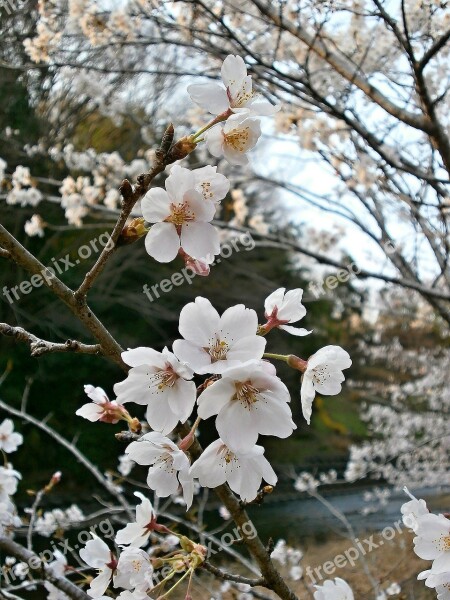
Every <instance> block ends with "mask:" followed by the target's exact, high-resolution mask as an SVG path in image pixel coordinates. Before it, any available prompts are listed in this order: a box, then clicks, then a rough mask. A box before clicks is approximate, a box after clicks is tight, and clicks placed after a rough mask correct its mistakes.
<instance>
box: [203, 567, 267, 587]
mask: <svg viewBox="0 0 450 600" xmlns="http://www.w3.org/2000/svg"><path fill="white" fill-rule="evenodd" d="M202 568H203V569H205V571H208V572H209V573H212V575H215V577H218V578H219V579H223V580H224V581H234V582H235V583H244V584H246V585H250V586H251V587H255V586H258V585H261V586H265V585H266V582H265V580H264V578H263V577H260V578H259V579H250V578H249V577H243V576H242V575H233V574H232V573H227V572H225V571H222V570H221V569H218V568H217V567H214V566H213V565H212V564H211V563H209V562H207V561H205V562H204V563H203V564H202Z"/></svg>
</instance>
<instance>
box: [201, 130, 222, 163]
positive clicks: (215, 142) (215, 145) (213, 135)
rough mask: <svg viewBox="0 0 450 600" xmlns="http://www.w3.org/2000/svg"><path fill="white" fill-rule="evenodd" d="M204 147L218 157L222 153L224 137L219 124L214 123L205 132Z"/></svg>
mask: <svg viewBox="0 0 450 600" xmlns="http://www.w3.org/2000/svg"><path fill="white" fill-rule="evenodd" d="M205 142H206V147H207V148H208V150H209V152H210V153H211V154H212V155H213V156H216V157H217V158H219V157H220V156H222V154H223V146H224V142H225V140H224V137H223V128H222V127H221V126H220V125H215V126H214V127H212V128H211V129H210V130H209V131H207V132H206V133H205Z"/></svg>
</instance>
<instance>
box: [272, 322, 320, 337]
mask: <svg viewBox="0 0 450 600" xmlns="http://www.w3.org/2000/svg"><path fill="white" fill-rule="evenodd" d="M280 329H282V330H283V331H287V333H290V334H291V335H296V336H297V337H302V336H304V335H309V334H310V333H312V330H311V331H308V330H307V329H303V327H293V326H292V325H280Z"/></svg>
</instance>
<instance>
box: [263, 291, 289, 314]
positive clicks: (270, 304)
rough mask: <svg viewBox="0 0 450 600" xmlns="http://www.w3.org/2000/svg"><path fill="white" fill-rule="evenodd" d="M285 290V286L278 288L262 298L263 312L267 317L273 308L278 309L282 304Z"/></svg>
mask: <svg viewBox="0 0 450 600" xmlns="http://www.w3.org/2000/svg"><path fill="white" fill-rule="evenodd" d="M285 291H286V288H278V289H277V290H275V291H274V292H272V293H271V294H270V295H269V296H267V298H266V299H265V300H264V312H265V314H266V315H267V316H268V317H270V315H271V314H272V312H273V309H274V308H278V309H279V308H280V306H281V305H282V304H283V299H284V293H285Z"/></svg>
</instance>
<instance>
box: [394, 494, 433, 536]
mask: <svg viewBox="0 0 450 600" xmlns="http://www.w3.org/2000/svg"><path fill="white" fill-rule="evenodd" d="M403 489H404V491H405V492H406V493H407V494H408V496H409V497H410V498H411V500H410V501H409V502H405V504H403V505H402V507H401V509H400V510H401V513H402V521H403V523H404V524H405V526H406V527H408V528H409V529H412V530H413V531H414V532H415V533H416V532H417V527H418V524H419V521H418V520H419V518H420V517H422V516H423V515H427V514H428V512H429V511H428V508H427V504H426V502H425V500H422V499H420V500H418V499H417V498H415V497H414V496H413V495H412V494H410V493H409V491H408V488H407V487H405V488H403Z"/></svg>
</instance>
